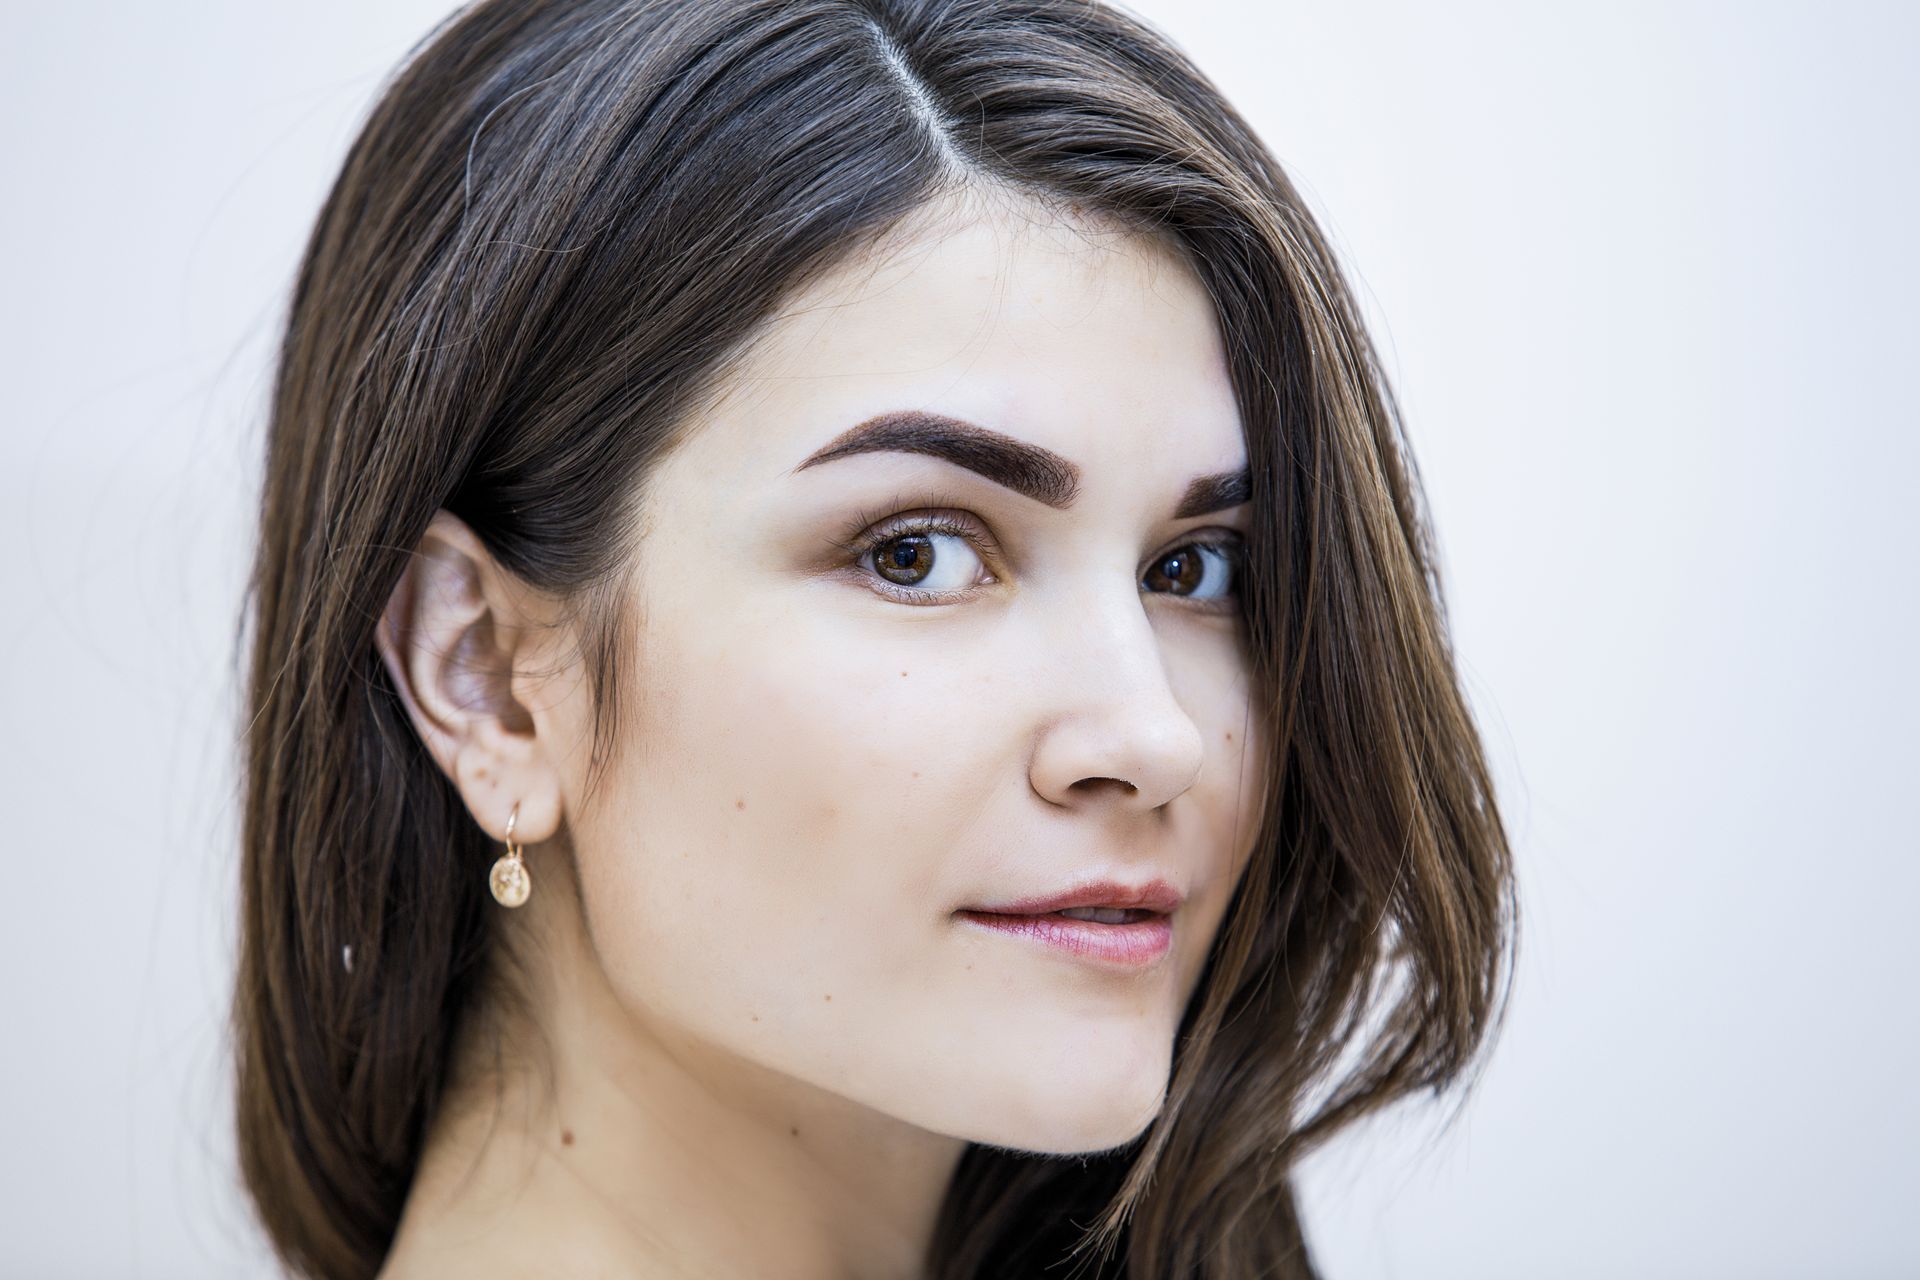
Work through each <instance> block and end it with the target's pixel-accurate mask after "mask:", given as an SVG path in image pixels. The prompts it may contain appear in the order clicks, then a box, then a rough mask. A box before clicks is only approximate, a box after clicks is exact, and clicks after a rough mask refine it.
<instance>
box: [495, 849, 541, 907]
mask: <svg viewBox="0 0 1920 1280" xmlns="http://www.w3.org/2000/svg"><path fill="white" fill-rule="evenodd" d="M487 883H488V884H490V885H491V886H492V887H493V897H494V901H496V902H498V903H499V904H500V905H501V906H503V907H517V906H519V905H520V904H521V903H523V902H525V901H526V900H527V895H528V894H529V893H532V892H533V881H532V879H531V878H530V877H529V876H528V875H527V865H526V863H524V862H522V861H520V859H518V858H516V857H514V856H513V855H512V854H502V855H501V856H500V860H499V861H498V862H496V863H494V864H493V874H492V875H490V876H488V877H487Z"/></svg>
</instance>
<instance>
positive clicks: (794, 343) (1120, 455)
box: [686, 201, 1246, 501]
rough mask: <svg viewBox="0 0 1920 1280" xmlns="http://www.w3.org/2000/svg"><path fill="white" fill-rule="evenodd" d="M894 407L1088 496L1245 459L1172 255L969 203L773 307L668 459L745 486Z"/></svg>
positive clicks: (920, 217) (1152, 485) (1150, 485)
mask: <svg viewBox="0 0 1920 1280" xmlns="http://www.w3.org/2000/svg"><path fill="white" fill-rule="evenodd" d="M903 409H925V410H931V411H935V412H938V413H942V414H947V415H951V416H953V417H957V418H961V419H965V420H967V421H970V422H973V423H978V424H980V425H981V426H984V427H987V428H990V429H992V430H994V431H999V432H1003V433H1005V434H1008V435H1012V436H1015V437H1018V438H1019V439H1022V440H1025V441H1028V442H1030V443H1034V444H1038V445H1041V446H1043V447H1045V448H1048V449H1051V450H1053V451H1054V452H1056V453H1059V454H1061V455H1062V456H1063V457H1065V458H1067V459H1069V460H1071V461H1072V462H1073V463H1075V464H1077V465H1078V467H1079V468H1080V469H1081V472H1082V473H1083V475H1084V476H1085V477H1086V486H1087V489H1088V491H1089V493H1090V495H1091V494H1093V493H1094V492H1095V491H1102V492H1104V491H1107V490H1112V489H1115V488H1116V486H1118V487H1119V488H1126V487H1127V486H1128V485H1129V484H1131V485H1132V492H1131V494H1120V495H1118V496H1122V497H1126V498H1127V499H1128V500H1134V499H1136V498H1138V499H1144V500H1149V501H1157V500H1158V498H1157V495H1159V494H1160V493H1161V491H1162V490H1164V489H1166V488H1168V487H1169V486H1175V485H1180V484H1184V483H1185V482H1186V480H1187V479H1188V478H1189V477H1190V476H1191V475H1193V474H1196V473H1198V472H1202V471H1207V470H1225V469H1229V468H1231V467H1234V466H1238V465H1240V464H1241V463H1243V462H1244V460H1245V456H1246V450H1245V447H1244V445H1243V443H1242V438H1241V429H1240V421H1239V412H1238V407H1237V405H1236V403H1235V401H1234V398H1233V392H1232V387H1231V383H1230V381H1229V378H1228V373H1227V367H1226V361H1225V355H1224V351H1223V347H1222V344H1221V341H1220V337H1219V334H1218V331H1217V327H1216V322H1215V319H1214V315H1213V310H1212V306H1211V304H1210V302H1209V301H1208V298H1207V294H1206V291H1205V288H1204V286H1202V284H1201V283H1200V281H1199V280H1198V278H1197V277H1195V276H1194V274H1193V273H1192V271H1191V269H1190V268H1189V267H1188V266H1187V265H1186V263H1185V262H1184V261H1182V259H1181V258H1180V257H1179V255H1178V253H1177V252H1176V251H1175V250H1173V249H1172V248H1171V247H1170V246H1167V245H1165V244H1162V243H1160V242H1158V241H1155V240H1152V239H1149V238H1145V237H1142V236H1140V235H1137V234H1133V233H1129V232H1127V231H1125V230H1121V229H1118V228H1116V227H1114V226H1111V225H1107V224H1103V223H1100V222H1095V221H1091V220H1087V219H1082V218H1077V217H1071V216H1063V215H1061V214H1059V213H1056V212H1054V211H1051V210H1046V209H1041V208H1039V207H1037V206H1030V205H1025V204H1013V203H1010V202H998V203H992V204H985V203H980V202H972V201H970V202H968V203H965V204H951V203H950V204H944V205H935V206H930V207H928V208H927V209H925V210H923V211H922V212H921V213H920V214H917V215H915V216H914V217H913V218H910V219H909V220H907V221H906V222H905V223H903V224H902V225H901V226H900V227H899V228H898V229H896V231H895V232H894V233H893V234H891V235H889V236H888V237H887V238H886V239H885V240H883V241H881V242H879V243H878V244H876V245H875V246H874V247H873V248H872V249H871V250H868V251H866V252H863V253H861V254H859V255H858V256H856V257H855V258H853V259H851V260H849V261H847V262H846V263H843V264H842V265H840V266H839V267H837V268H835V269H834V270H832V271H830V272H828V273H826V274H825V275H823V276H821V277H820V278H819V279H817V280H815V281H814V282H812V283H811V284H810V285H808V286H807V287H806V288H804V289H803V290H801V291H800V292H798V293H796V294H794V295H792V296H791V297H789V298H788V299H787V300H786V301H785V303H783V305H782V306H781V307H780V309H779V311H778V312H777V314H775V315H774V316H773V317H771V318H770V319H769V321H768V322H767V323H766V325H765V326H763V328H762V330H761V331H760V333H759V334H758V335H757V336H756V339H755V341H754V342H753V344H752V345H751V346H750V347H749V348H748V349H746V351H745V352H744V354H743V355H742V357H741V358H740V359H739V360H738V361H737V362H736V363H735V365H734V366H733V368H732V369H731V370H730V371H729V373H728V375H727V376H726V377H725V378H724V379H723V384H722V390H721V393H720V394H719V396H718V397H717V398H716V399H715V401H714V403H713V407H712V408H711V409H709V410H708V412H707V413H706V414H705V415H703V416H704V418H705V420H704V422H703V423H702V424H701V430H700V431H699V432H697V433H695V434H694V435H693V436H692V437H691V439H690V442H689V450H688V452H689V454H690V456H689V457H688V458H687V459H686V460H687V461H688V462H689V463H690V464H694V465H698V466H699V467H700V468H701V470H702V472H703V474H706V475H709V476H715V477H722V478H724V479H725V480H726V481H727V482H728V483H729V484H730V486H731V488H732V490H733V491H734V492H745V491H749V490H761V489H764V487H766V486H768V485H771V484H774V483H776V482H777V481H778V480H779V479H780V478H781V477H783V476H786V475H789V474H790V473H791V472H792V471H793V469H794V468H796V467H797V466H798V465H799V464H800V463H801V462H802V461H803V460H804V459H806V458H807V457H808V456H809V455H811V454H813V453H814V452H815V451H816V450H818V449H819V448H820V447H821V446H822V445H823V444H825V443H827V442H828V441H830V440H832V439H834V438H835V437H836V436H838V435H840V434H841V433H842V432H843V431H845V430H846V428H847V427H848V426H850V425H852V424H853V423H855V422H859V421H863V420H865V419H868V418H871V417H873V416H875V415H878V414H883V413H887V412H891V411H896V410H903ZM801 475H802V476H807V475H808V473H805V472H802V473H801ZM1129 478H1131V480H1129ZM809 482H811V477H809Z"/></svg>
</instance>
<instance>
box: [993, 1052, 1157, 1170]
mask: <svg viewBox="0 0 1920 1280" xmlns="http://www.w3.org/2000/svg"><path fill="white" fill-rule="evenodd" d="M1166 1083H1167V1081H1166V1074H1165V1073H1164V1072H1158V1073H1155V1074H1153V1076H1152V1078H1151V1079H1146V1080H1142V1079H1140V1078H1134V1079H1130V1080H1128V1079H1122V1080H1116V1079H1114V1078H1112V1077H1110V1076H1101V1077H1098V1078H1096V1079H1088V1078H1086V1077H1085V1076H1082V1077H1078V1078H1069V1079H1066V1080H1063V1081H1061V1082H1060V1083H1059V1087H1056V1088H1053V1089H1050V1090H1048V1091H1046V1092H1045V1093H1044V1094H1042V1095H1029V1096H1028V1097H1027V1098H1025V1099H1023V1100H1022V1104H1021V1105H1020V1106H1018V1107H1011V1108H1008V1110H1007V1113H1006V1123H1004V1124H996V1125H994V1126H993V1129H994V1130H995V1131H996V1132H993V1133H991V1134H990V1135H987V1136H984V1137H983V1138H981V1139H979V1140H980V1141H985V1142H988V1143H991V1144H992V1145H994V1146H1003V1147H1012V1148H1015V1149H1017V1150H1021V1151H1032V1152H1036V1153H1039V1154H1044V1155H1092V1154H1095V1153H1097V1152H1102V1151H1110V1150H1112V1149H1113V1148H1115V1147H1123V1146H1125V1145H1127V1144H1128V1143H1129V1142H1132V1141H1133V1140H1134V1139H1135V1138H1137V1137H1139V1136H1140V1135H1141V1134H1143V1133H1145V1132H1146V1131H1147V1128H1148V1126H1149V1125H1151V1124H1152V1123H1153V1120H1154V1117H1155V1116H1157V1115H1159V1114H1160V1109H1161V1107H1162V1106H1163V1105H1164V1104H1165V1102H1166Z"/></svg>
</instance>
